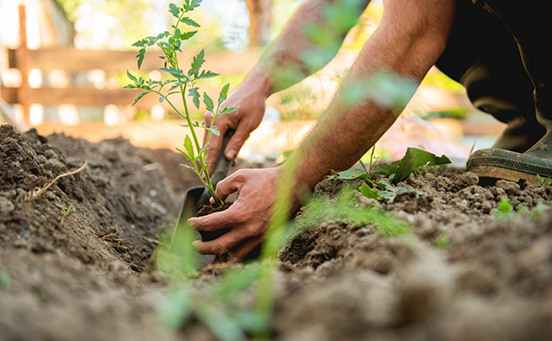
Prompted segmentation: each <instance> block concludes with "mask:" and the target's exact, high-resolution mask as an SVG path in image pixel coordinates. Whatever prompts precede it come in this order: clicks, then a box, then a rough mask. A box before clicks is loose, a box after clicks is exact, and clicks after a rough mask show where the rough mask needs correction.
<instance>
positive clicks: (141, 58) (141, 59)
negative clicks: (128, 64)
mask: <svg viewBox="0 0 552 341" xmlns="http://www.w3.org/2000/svg"><path fill="white" fill-rule="evenodd" d="M145 57H146V48H145V47H144V48H141V49H140V50H139V51H138V54H137V55H136V58H137V59H138V69H140V68H141V67H142V63H143V62H144V58H145Z"/></svg>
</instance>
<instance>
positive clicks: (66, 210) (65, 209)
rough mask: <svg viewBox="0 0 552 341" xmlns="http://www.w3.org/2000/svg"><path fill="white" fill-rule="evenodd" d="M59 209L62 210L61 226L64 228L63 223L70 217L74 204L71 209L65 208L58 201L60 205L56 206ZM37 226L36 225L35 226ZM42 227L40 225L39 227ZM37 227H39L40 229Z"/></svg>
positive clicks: (70, 206)
mask: <svg viewBox="0 0 552 341" xmlns="http://www.w3.org/2000/svg"><path fill="white" fill-rule="evenodd" d="M56 206H57V207H59V208H60V209H61V213H62V214H63V216H62V217H61V226H63V222H64V221H65V218H66V217H67V216H68V215H69V213H71V209H72V208H73V204H71V205H69V207H67V208H66V207H65V206H64V205H63V204H62V203H61V201H60V200H59V199H58V203H57V204H56ZM35 226H36V225H35ZM38 226H40V223H39V225H38ZM38 226H37V227H38Z"/></svg>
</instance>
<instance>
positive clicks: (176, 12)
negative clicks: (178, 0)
mask: <svg viewBox="0 0 552 341" xmlns="http://www.w3.org/2000/svg"><path fill="white" fill-rule="evenodd" d="M169 12H170V13H171V14H172V15H173V17H175V18H177V19H178V17H179V15H180V8H179V7H178V6H176V5H175V4H170V5H169Z"/></svg>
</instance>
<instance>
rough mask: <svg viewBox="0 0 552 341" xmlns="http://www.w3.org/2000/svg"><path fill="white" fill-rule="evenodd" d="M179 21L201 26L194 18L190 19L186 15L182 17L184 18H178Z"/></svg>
mask: <svg viewBox="0 0 552 341" xmlns="http://www.w3.org/2000/svg"><path fill="white" fill-rule="evenodd" d="M180 21H181V22H183V23H184V24H186V25H188V26H192V27H201V26H199V24H198V23H197V22H195V20H193V19H190V18H188V17H184V18H182V19H180Z"/></svg>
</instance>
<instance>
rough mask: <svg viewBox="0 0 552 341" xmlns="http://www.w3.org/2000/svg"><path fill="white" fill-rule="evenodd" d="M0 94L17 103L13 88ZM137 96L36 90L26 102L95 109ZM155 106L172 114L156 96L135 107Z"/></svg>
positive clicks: (175, 99)
mask: <svg viewBox="0 0 552 341" xmlns="http://www.w3.org/2000/svg"><path fill="white" fill-rule="evenodd" d="M201 90H202V92H203V91H206V92H207V93H209V94H211V97H213V98H216V96H215V95H216V93H217V92H216V89H213V88H207V87H203V88H202V89H201ZM0 92H1V94H2V98H3V100H4V101H5V102H6V103H9V104H15V103H19V98H18V89H17V88H7V87H1V89H0ZM141 93H142V90H136V89H94V88H65V89H58V88H37V89H30V90H29V101H30V103H38V104H42V105H45V106H57V105H62V104H73V105H76V106H95V107H103V106H106V105H108V104H115V105H120V106H130V105H132V103H134V99H135V98H136V97H137V96H138V95H139V94H141ZM170 98H171V99H172V102H173V104H174V105H175V106H176V108H177V109H179V110H183V106H182V105H181V104H180V103H181V102H182V100H181V99H180V98H179V96H178V95H173V96H171V97H170ZM155 104H161V105H162V106H163V107H164V108H165V109H166V110H169V111H174V110H173V109H172V107H171V106H170V105H169V104H168V103H167V102H166V101H164V102H163V103H160V102H159V97H158V96H157V95H156V94H149V95H146V96H145V97H143V98H142V99H141V100H140V101H139V102H138V103H137V104H136V107H137V108H140V109H145V110H148V111H149V110H150V109H151V108H152V107H153V106H154V105H155ZM188 105H189V106H193V105H191V99H190V103H189V104H188ZM193 109H195V108H193Z"/></svg>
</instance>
